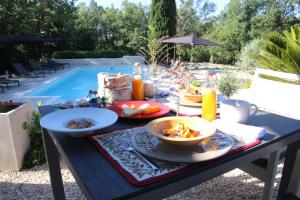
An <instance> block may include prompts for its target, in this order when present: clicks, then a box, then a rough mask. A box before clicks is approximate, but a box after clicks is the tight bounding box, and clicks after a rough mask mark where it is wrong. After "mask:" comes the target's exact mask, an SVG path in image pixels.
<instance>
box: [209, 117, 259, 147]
mask: <svg viewBox="0 0 300 200" xmlns="http://www.w3.org/2000/svg"><path fill="white" fill-rule="evenodd" d="M213 123H214V124H215V126H216V128H217V129H218V130H220V131H222V132H224V133H227V134H229V135H232V136H233V137H234V138H237V139H238V140H239V141H241V142H243V143H244V144H249V143H251V142H254V141H256V140H257V139H260V138H262V137H263V136H264V135H265V129H264V128H261V127H256V126H250V125H245V124H240V123H235V122H227V121H226V122H225V121H223V120H221V119H217V120H215V121H213Z"/></svg>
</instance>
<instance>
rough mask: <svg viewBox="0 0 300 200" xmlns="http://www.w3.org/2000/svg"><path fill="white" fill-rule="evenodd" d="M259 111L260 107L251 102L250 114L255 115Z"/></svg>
mask: <svg viewBox="0 0 300 200" xmlns="http://www.w3.org/2000/svg"><path fill="white" fill-rule="evenodd" d="M257 111H258V107H257V106H256V105H255V104H250V113H249V115H250V116H252V115H255V114H256V113H257Z"/></svg>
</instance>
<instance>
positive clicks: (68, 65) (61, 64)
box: [47, 60, 71, 69]
mask: <svg viewBox="0 0 300 200" xmlns="http://www.w3.org/2000/svg"><path fill="white" fill-rule="evenodd" d="M47 63H48V64H50V65H54V66H59V67H62V68H63V69H64V68H65V66H66V67H69V68H70V67H71V64H70V63H59V62H56V61H54V60H48V62H47Z"/></svg>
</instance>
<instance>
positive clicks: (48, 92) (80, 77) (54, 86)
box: [26, 66, 133, 100]
mask: <svg viewBox="0 0 300 200" xmlns="http://www.w3.org/2000/svg"><path fill="white" fill-rule="evenodd" d="M132 70H133V67H132V66H116V67H79V68H77V69H75V70H73V71H71V72H69V73H67V74H65V75H63V76H61V77H60V78H59V79H57V80H55V81H53V82H51V83H49V84H47V85H46V86H42V87H41V88H38V89H37V90H35V91H33V92H30V93H28V94H27V95H26V96H59V97H60V99H61V100H76V99H79V98H84V97H86V96H87V94H88V91H89V90H97V89H98V79H97V74H98V73H99V72H108V73H119V72H121V73H124V74H132Z"/></svg>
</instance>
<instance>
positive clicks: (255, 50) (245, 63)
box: [237, 39, 263, 70]
mask: <svg viewBox="0 0 300 200" xmlns="http://www.w3.org/2000/svg"><path fill="white" fill-rule="evenodd" d="M262 42H263V41H262V40H261V39H254V40H252V41H251V42H249V43H248V44H246V46H245V47H244V48H243V49H242V50H241V54H240V57H239V60H238V63H237V66H239V67H240V68H241V69H245V70H250V69H255V67H257V62H256V61H255V59H253V56H254V55H259V46H260V45H261V43H262Z"/></svg>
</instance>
